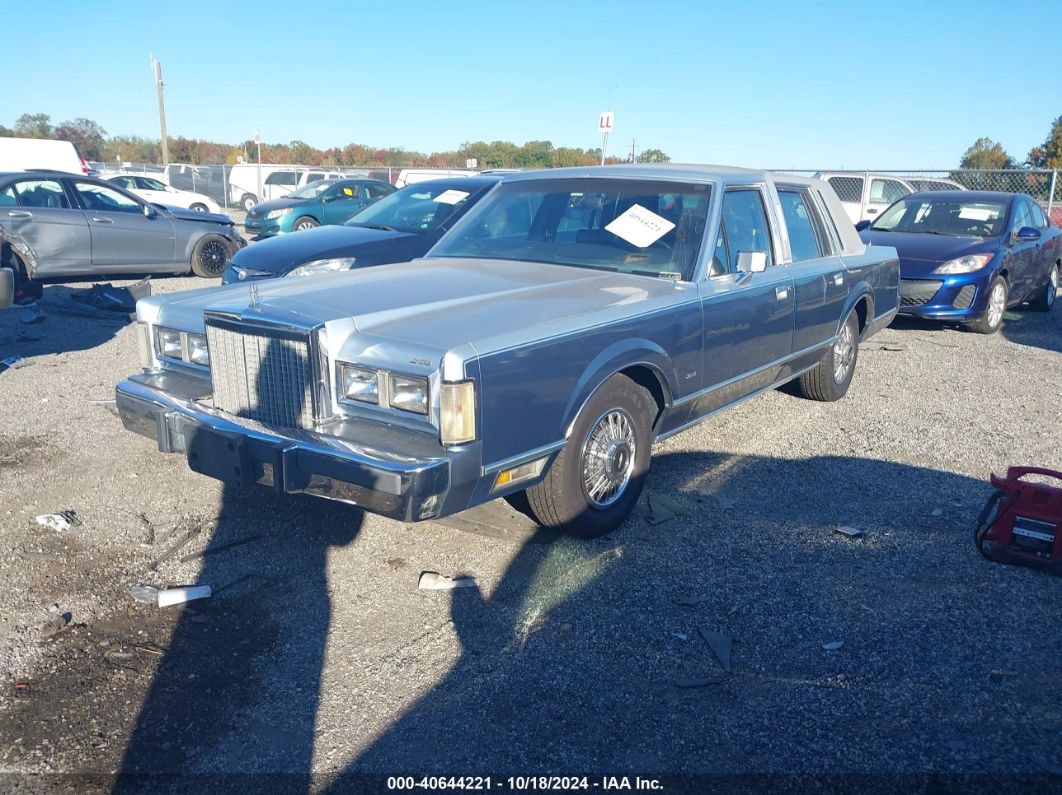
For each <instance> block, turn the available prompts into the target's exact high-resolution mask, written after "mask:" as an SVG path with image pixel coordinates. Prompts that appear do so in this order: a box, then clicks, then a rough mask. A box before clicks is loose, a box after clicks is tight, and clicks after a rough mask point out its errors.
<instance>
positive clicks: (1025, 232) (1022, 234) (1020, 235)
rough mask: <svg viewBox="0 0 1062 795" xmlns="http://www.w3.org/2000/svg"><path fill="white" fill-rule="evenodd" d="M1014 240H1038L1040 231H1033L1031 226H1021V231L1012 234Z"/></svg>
mask: <svg viewBox="0 0 1062 795" xmlns="http://www.w3.org/2000/svg"><path fill="white" fill-rule="evenodd" d="M1014 239H1015V240H1025V241H1027V242H1028V241H1030V240H1039V239H1040V230H1039V229H1033V228H1032V227H1031V226H1023V227H1022V228H1021V229H1019V230H1018V231H1017V232H1015V233H1014Z"/></svg>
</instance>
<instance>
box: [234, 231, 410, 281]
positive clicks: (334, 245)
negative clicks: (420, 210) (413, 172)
mask: <svg viewBox="0 0 1062 795" xmlns="http://www.w3.org/2000/svg"><path fill="white" fill-rule="evenodd" d="M406 237H415V235H413V234H411V233H409V232H388V231H387V230H385V229H368V228H366V227H364V226H342V225H340V226H319V227H317V228H316V229H307V230H305V231H303V232H299V234H297V235H280V236H278V237H271V238H267V239H266V240H260V241H258V242H257V243H255V244H254V245H251V246H248V247H247V248H245V249H241V250H240V251H239V252H238V253H237V254H236V255H235V256H233V258H232V264H233V265H234V266H237V267H240V268H247V269H249V270H256V271H267V272H270V273H283V272H285V271H287V270H289V269H291V268H292V267H294V266H295V265H299V264H301V263H303V262H310V261H312V260H315V259H331V258H333V257H356V256H358V253H359V252H360V251H362V250H363V249H364V248H366V247H368V246H373V245H376V244H379V243H386V242H387V241H390V240H398V239H400V238H406Z"/></svg>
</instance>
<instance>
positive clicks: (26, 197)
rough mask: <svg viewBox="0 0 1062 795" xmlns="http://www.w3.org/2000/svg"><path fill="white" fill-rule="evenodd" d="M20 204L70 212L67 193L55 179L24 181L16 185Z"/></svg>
mask: <svg viewBox="0 0 1062 795" xmlns="http://www.w3.org/2000/svg"><path fill="white" fill-rule="evenodd" d="M15 194H16V195H17V196H18V203H19V204H20V205H21V206H23V207H41V208H48V207H52V208H56V209H63V210H69V209H70V202H69V201H68V200H67V198H66V191H64V190H63V186H62V184H61V183H59V182H58V181H57V180H54V179H24V180H21V181H19V182H16V183H15Z"/></svg>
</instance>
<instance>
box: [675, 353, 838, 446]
mask: <svg viewBox="0 0 1062 795" xmlns="http://www.w3.org/2000/svg"><path fill="white" fill-rule="evenodd" d="M836 341H837V336H836V335H834V336H833V337H830V339H828V340H826V341H825V342H820V343H819V344H818V345H812V346H810V347H808V348H804V349H803V350H800V351H796V352H795V353H791V354H789V355H788V356H783V357H782V358H780V359H775V360H774V361H773V362H768V363H767V364H765V365H763V366H761V367H757V368H756V369H755V370H749V371H748V372H745V373H741V374H740V375H735V376H734V377H733V378H728V379H727V380H726V381H722V382H721V383H718V384H714V385H712V386H710V387H707V388H705V389H702V390H700V391H699V392H694V393H692V394H690V395H686V397H684V398H682V399H680V400H676V401H675V402H674V403H673V404H672V405H673V407H678V406H684V405H686V404H687V403H689V402H690V401H691V400H696V399H697V398H700V397H704V396H705V395H707V394H709V393H711V392H715V391H717V390H719V389H724V388H726V387H728V386H730V385H731V384H736V383H737V382H738V381H743V380H745V379H746V378H749V377H750V376H754V375H756V374H757V373H762V372H763V371H764V370H770V369H771V368H772V367H780V366H782V365H784V364H786V363H787V362H791V361H793V360H794V359H799V358H800V357H801V356H807V355H808V354H809V353H814V352H815V351H819V350H822V349H824V348H828V347H830V346H831V345H833V344H834V342H836ZM808 369H809V370H810V369H811V368H810V367H809V368H808ZM801 372H807V370H801ZM799 374H800V373H797V374H796V375H799ZM796 375H791V376H787V377H786V378H785V380H784V381H779V382H778V383H777V384H775V385H774V386H778V385H780V384H784V383H785V382H786V381H791V380H792V379H794V378H796ZM765 388H766V389H773V387H765ZM759 391H762V390H757V392H759ZM757 392H753V393H751V394H752V395H754V394H757ZM749 397H751V395H749ZM726 405H728V406H732V405H733V403H727V404H726ZM710 413H714V411H713V412H710ZM704 416H708V415H707V414H706V415H704ZM682 427H686V426H682ZM672 433H673V431H669V432H668V433H667V436H670V435H671V434H672ZM661 438H664V437H661Z"/></svg>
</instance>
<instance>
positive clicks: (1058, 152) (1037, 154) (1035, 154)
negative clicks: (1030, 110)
mask: <svg viewBox="0 0 1062 795" xmlns="http://www.w3.org/2000/svg"><path fill="white" fill-rule="evenodd" d="M1025 162H1026V163H1027V164H1028V165H1029V166H1031V167H1032V168H1052V169H1053V168H1062V116H1059V117H1058V118H1057V119H1055V120H1054V121H1053V122H1052V123H1051V131H1050V132H1049V133H1048V134H1047V140H1046V141H1044V142H1043V143H1042V144H1040V145H1039V146H1034V147H1033V148H1032V149H1031V150H1030V151H1029V156H1028V157H1027V158H1026V159H1025Z"/></svg>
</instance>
